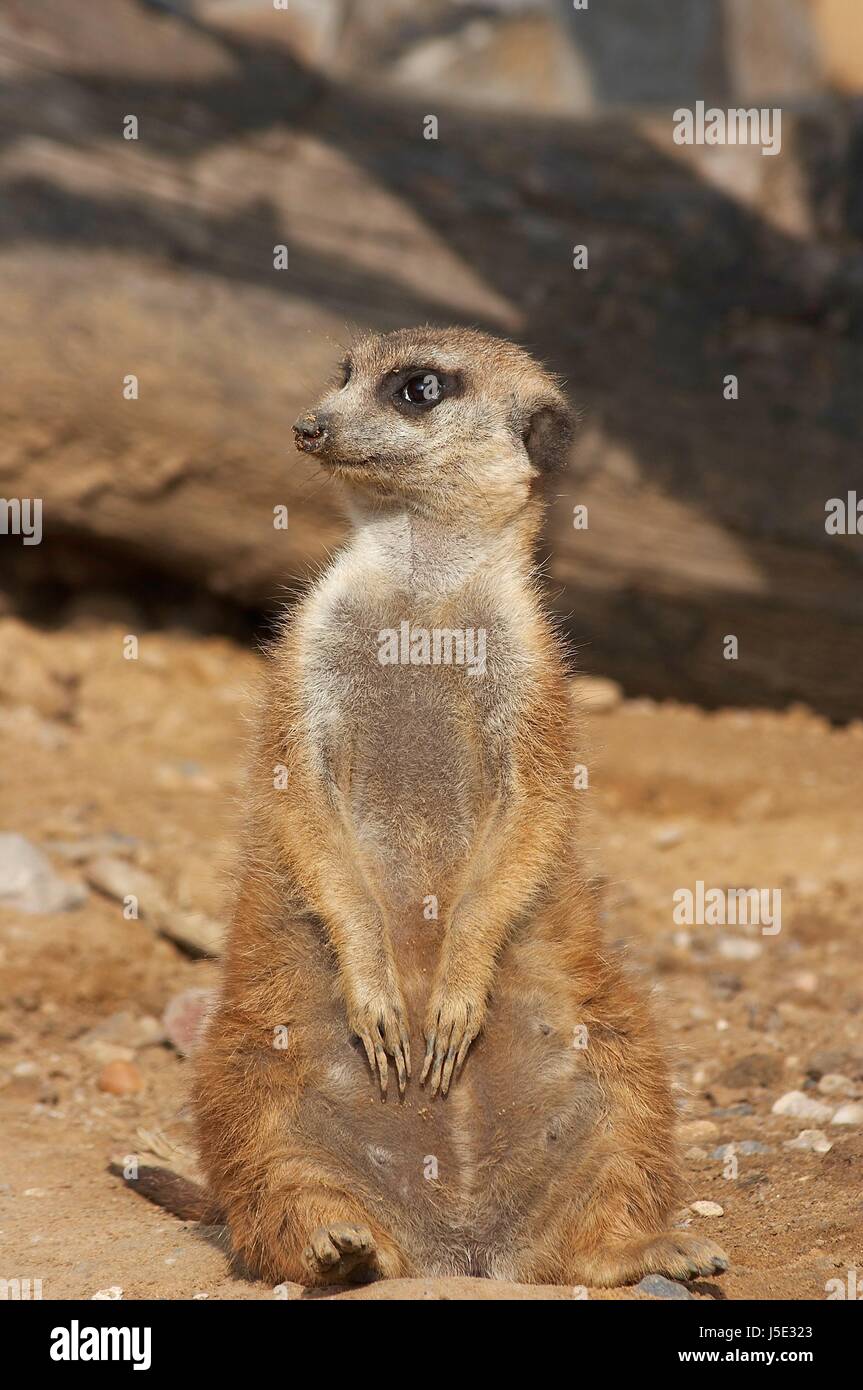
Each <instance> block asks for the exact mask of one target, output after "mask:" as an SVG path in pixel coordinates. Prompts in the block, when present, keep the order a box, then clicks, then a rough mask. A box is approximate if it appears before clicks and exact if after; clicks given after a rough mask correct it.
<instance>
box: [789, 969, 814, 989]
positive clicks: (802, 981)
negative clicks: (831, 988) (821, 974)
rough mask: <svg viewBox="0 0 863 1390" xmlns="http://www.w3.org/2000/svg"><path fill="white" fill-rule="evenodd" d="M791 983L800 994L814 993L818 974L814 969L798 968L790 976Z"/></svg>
mask: <svg viewBox="0 0 863 1390" xmlns="http://www.w3.org/2000/svg"><path fill="white" fill-rule="evenodd" d="M791 984H792V985H793V987H794V989H797V990H799V991H800V993H801V994H815V993H816V991H817V989H818V976H817V975H816V974H815V971H814V970H798V971H797V972H796V974H794V975H792V976H791Z"/></svg>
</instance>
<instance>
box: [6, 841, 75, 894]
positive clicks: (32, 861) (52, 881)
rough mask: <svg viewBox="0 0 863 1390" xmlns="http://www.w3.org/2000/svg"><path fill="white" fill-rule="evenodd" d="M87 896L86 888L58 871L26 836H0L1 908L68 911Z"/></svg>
mask: <svg viewBox="0 0 863 1390" xmlns="http://www.w3.org/2000/svg"><path fill="white" fill-rule="evenodd" d="M86 897H87V890H86V888H84V887H83V886H82V885H81V884H79V883H69V882H68V881H67V880H66V879H64V878H61V877H60V875H59V874H58V873H55V871H54V869H53V867H52V865H51V861H50V859H49V858H48V856H47V855H46V854H43V852H42V850H41V849H38V848H37V847H36V845H34V844H31V842H30V841H29V840H28V839H26V837H25V836H24V835H17V834H14V833H11V834H3V835H0V907H11V908H14V909H16V910H17V911H19V912H68V911H69V910H70V909H71V908H74V907H80V906H81V904H82V903H83V902H84V901H85V899H86Z"/></svg>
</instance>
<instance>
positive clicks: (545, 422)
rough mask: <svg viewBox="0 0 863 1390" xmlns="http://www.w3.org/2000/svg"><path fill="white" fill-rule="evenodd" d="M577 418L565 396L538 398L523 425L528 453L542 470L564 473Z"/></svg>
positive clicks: (538, 470)
mask: <svg viewBox="0 0 863 1390" xmlns="http://www.w3.org/2000/svg"><path fill="white" fill-rule="evenodd" d="M574 433H575V419H574V417H573V413H572V411H571V410H570V408H569V406H568V405H567V403H566V401H565V399H564V397H563V396H559V395H554V396H546V397H544V398H543V399H542V400H540V401H538V402H537V403H536V405H535V406H534V407H533V409H532V410H531V412H530V414H529V415H528V416H527V418H526V420H525V421H524V424H523V426H522V436H521V437H522V440H523V441H524V447H525V449H526V450H527V456H528V458H529V459H530V461H531V463H532V464H533V466H534V468H535V469H536V471H537V472H538V473H546V474H548V473H560V472H562V470H563V469H564V468H565V467H566V461H567V455H568V454H569V446H570V444H571V443H572V438H573V435H574Z"/></svg>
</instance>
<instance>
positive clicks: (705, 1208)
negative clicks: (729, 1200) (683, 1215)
mask: <svg viewBox="0 0 863 1390" xmlns="http://www.w3.org/2000/svg"><path fill="white" fill-rule="evenodd" d="M689 1209H690V1211H694V1212H695V1214H696V1216H724V1215H725V1208H724V1207H721V1206H720V1205H719V1203H718V1202H690V1204H689Z"/></svg>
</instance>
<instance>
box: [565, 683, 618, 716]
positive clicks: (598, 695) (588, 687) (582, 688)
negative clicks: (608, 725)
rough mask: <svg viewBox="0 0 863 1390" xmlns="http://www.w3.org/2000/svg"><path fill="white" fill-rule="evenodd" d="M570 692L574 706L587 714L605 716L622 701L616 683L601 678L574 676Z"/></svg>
mask: <svg viewBox="0 0 863 1390" xmlns="http://www.w3.org/2000/svg"><path fill="white" fill-rule="evenodd" d="M572 690H573V694H574V695H575V700H576V704H577V705H578V706H579V708H580V709H583V710H586V711H587V713H588V714H606V713H607V712H608V711H609V710H612V709H616V708H617V706H618V705H619V704H620V703H621V702H622V700H623V691H622V689H621V687H620V686H619V685H618V684H617V681H610V680H606V679H605V678H604V677H603V676H576V677H575V679H574V680H573V682H572Z"/></svg>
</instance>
